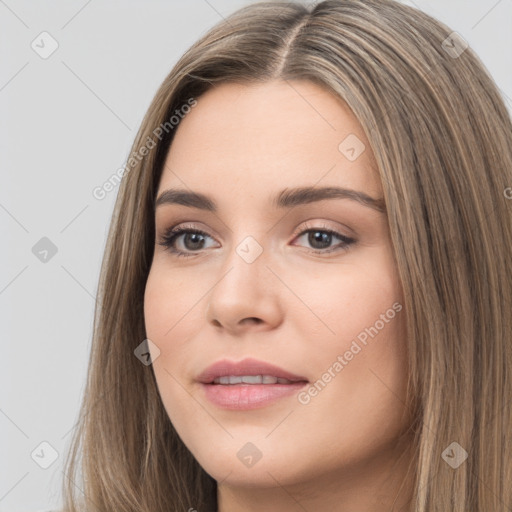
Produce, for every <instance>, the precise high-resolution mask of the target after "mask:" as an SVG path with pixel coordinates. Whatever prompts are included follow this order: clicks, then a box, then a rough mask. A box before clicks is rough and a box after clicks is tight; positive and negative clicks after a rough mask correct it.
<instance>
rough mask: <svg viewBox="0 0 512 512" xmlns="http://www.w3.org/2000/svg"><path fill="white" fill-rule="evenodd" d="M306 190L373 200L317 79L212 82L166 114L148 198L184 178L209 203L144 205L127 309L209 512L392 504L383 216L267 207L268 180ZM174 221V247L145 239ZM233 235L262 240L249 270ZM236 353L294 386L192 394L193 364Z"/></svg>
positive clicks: (394, 457)
mask: <svg viewBox="0 0 512 512" xmlns="http://www.w3.org/2000/svg"><path fill="white" fill-rule="evenodd" d="M350 134H352V135H351V137H354V136H355V137H357V139H359V141H360V142H362V143H363V144H364V145H365V149H364V150H363V151H362V152H361V148H362V146H358V145H357V144H359V143H360V142H359V143H357V140H356V139H354V138H352V139H347V140H348V141H349V142H350V143H347V142H345V145H344V144H342V146H341V149H340V143H342V141H344V140H345V139H346V137H347V136H349V135H350ZM354 141H356V143H354ZM354 144H355V146H354ZM350 147H356V150H355V152H352V151H350V150H349V149H348V150H347V148H350ZM358 153H360V154H359V155H358ZM354 155H355V156H356V158H354ZM306 186H314V187H315V188H321V187H343V188H347V189H352V190H356V191H360V192H363V193H364V194H367V195H368V196H371V197H372V198H374V199H382V197H383V191H382V184H381V181H380V178H379V175H378V173H377V171H376V165H375V161H374V157H373V155H372V152H371V148H370V146H369V143H368V141H367V138H366V137H365V135H364V132H363V130H362V128H361V126H360V125H359V123H358V121H357V119H356V118H355V117H354V115H353V114H352V112H351V111H350V110H349V109H348V107H347V106H346V104H345V103H343V102H341V101H340V100H338V99H337V98H336V97H334V96H332V95H330V94H329V93H328V92H326V91H325V90H323V89H322V88H320V87H318V86H317V85H314V84H312V83H309V82H306V81H300V82H299V81H295V82H290V83H287V82H281V81H276V82H270V83H267V84H263V85H261V84H258V85H253V86H247V85H237V84H222V85H220V86H218V87H216V88H215V89H213V90H210V91H208V92H207V93H206V94H205V95H203V96H201V97H200V98H198V104H197V106H195V107H194V108H193V109H192V110H191V111H190V113H188V114H187V115H186V116H185V117H184V119H183V120H182V121H181V122H180V124H179V126H178V127H177V133H176V134H175V139H174V141H173V144H172V146H171V149H170V151H169V154H168V157H167V160H166V165H165V169H164V172H163V175H162V179H161V181H160V183H159V187H158V193H157V197H160V195H161V194H162V192H164V191H165V190H167V189H171V188H173V189H175V188H179V189H185V190H186V191H194V192H199V193H202V194H205V195H207V196H209V197H210V198H211V199H212V200H213V201H215V203H216V204H217V207H218V209H217V211H216V212H211V211H206V210H203V209H199V208H196V207H191V206H185V205H182V204H161V205H159V206H158V207H157V210H156V218H155V226H156V244H155V254H154V258H153V262H152V266H151V270H150V274H149V277H148V281H147V285H146V292H145V297H144V309H145V322H146V331H147V336H148V338H149V339H150V340H152V342H153V343H154V344H155V345H156V346H157V347H158V349H159V350H160V354H159V356H158V357H156V358H155V360H154V363H153V370H154V372H155V377H156V379H157V383H158V388H159V392H160V395H161V398H162V402H163V404H164V407H165V409H166V411H167V413H168V415H169V417H170V419H171V421H172V422H173V424H174V426H175V428H176V430H177V432H178V434H179V435H180V437H181V438H182V440H183V442H184V443H185V444H186V446H187V447H188V448H189V450H190V451H191V452H192V453H193V455H194V456H195V458H196V459H197V461H198V462H199V463H200V464H201V466H202V467H203V468H204V469H205V471H207V472H208V473H209V474H210V475H211V476H212V477H213V478H215V479H216V480H217V482H218V499H219V511H221V512H235V511H244V512H251V511H258V512H261V511H262V510H265V511H266V512H273V511H279V512H284V511H290V512H295V511H297V512H299V511H300V512H303V511H305V510H306V511H316V510H336V511H343V512H363V511H364V512H373V511H375V512H383V511H389V510H394V511H399V510H403V511H405V510H407V508H406V507H407V503H408V502H409V501H410V499H411V491H412V487H411V482H412V480H411V475H409V476H407V478H406V470H407V464H408V463H409V462H410V455H409V454H408V451H407V449H408V447H409V446H410V439H409V437H403V438H400V434H401V433H403V432H404V431H406V430H407V428H408V426H409V425H410V422H411V417H410V413H409V410H408V408H407V407H406V406H405V405H404V401H405V389H406V381H407V343H406V331H405V311H404V309H403V308H402V305H403V299H402V289H401V285H400V280H399V278H398V274H397V267H396V262H395V259H394V256H393V249H392V244H391V239H390V234H389V228H388V224H387V218H386V214H385V213H383V212H380V211H377V210H375V209H372V208H370V207H368V206H365V205H364V204H361V203H360V202H357V201H355V200H353V199H347V198H339V197H337V198H330V199H322V200H320V201H313V202H309V203H306V204H300V205H295V206H293V207H291V208H275V207H274V206H273V205H271V203H270V199H271V198H273V197H274V196H275V195H276V194H278V193H279V192H281V191H282V190H284V189H292V188H295V187H306ZM175 226H180V227H185V228H186V229H198V230H201V231H203V232H205V233H206V236H199V237H197V236H196V238H191V236H192V237H193V235H190V234H189V235H188V236H187V235H186V234H185V235H180V236H178V237H177V238H175V240H174V242H173V246H174V248H175V249H176V250H179V251H182V252H185V253H187V254H188V255H189V256H186V257H181V256H177V255H176V254H175V253H172V252H171V251H170V250H168V249H166V248H165V247H164V246H163V245H160V243H159V242H160V241H162V239H163V237H164V235H165V231H166V230H167V229H168V228H172V227H175ZM325 229H328V230H332V231H335V232H336V233H337V234H338V235H329V233H326V232H325ZM307 230H310V231H307ZM318 232H319V233H318ZM315 233H316V235H315ZM314 235H315V236H314ZM339 235H341V237H342V238H339ZM246 237H252V239H254V240H255V241H256V242H257V244H258V245H259V247H260V248H261V250H262V252H261V254H259V255H258V256H257V257H256V258H255V259H254V261H252V262H251V263H248V262H247V261H246V260H245V259H244V258H243V257H242V256H241V254H242V253H241V252H239V251H237V248H238V247H239V245H240V244H241V243H242V242H244V243H243V244H242V245H241V247H243V248H244V250H245V251H246V252H247V251H249V253H251V254H256V253H254V251H256V250H258V249H257V247H258V245H255V244H254V242H252V239H250V240H251V244H253V245H246V244H247V240H246ZM347 238H348V239H351V240H353V242H350V243H347V242H346V240H347ZM198 241H200V242H201V243H202V245H201V244H198ZM372 329H373V330H372ZM368 332H371V333H372V335H371V336H370V335H369V334H368ZM364 333H366V335H367V339H366V340H365V341H366V342H365V343H363V342H362V341H361V340H362V339H364ZM354 342H356V345H354ZM357 346H359V348H360V350H357ZM350 354H352V355H350ZM338 356H339V357H341V360H340V359H339V357H338ZM245 357H253V358H256V359H260V360H263V361H266V362H269V363H272V364H275V365H277V366H280V367H281V368H284V369H285V370H287V371H289V372H292V373H294V374H298V375H301V376H305V377H306V378H307V380H308V381H309V385H308V386H307V387H306V388H305V390H302V394H300V393H299V394H293V395H290V396H287V397H284V398H280V399H278V400H277V401H275V402H273V403H269V404H267V405H265V406H263V407H259V408H256V409H252V410H228V409H225V408H222V407H219V406H218V405H216V404H214V403H212V402H211V401H210V400H208V399H207V398H206V396H205V393H204V386H203V385H202V384H200V383H199V382H198V381H197V376H198V374H199V373H200V372H201V371H203V370H204V369H205V368H206V367H207V366H209V365H210V364H212V363H213V362H215V361H218V360H220V359H224V358H226V359H230V360H233V361H240V360H242V359H244V358H245ZM341 361H343V362H341ZM336 363H337V364H336ZM319 380H320V381H321V382H320V383H318V381H319ZM315 383H317V387H315ZM315 390H316V391H315ZM247 443H252V445H254V446H255V447H256V448H250V450H253V451H254V453H252V454H253V455H254V456H261V458H260V459H259V460H258V461H257V462H256V463H255V464H253V465H251V466H250V467H249V466H248V465H247V464H246V463H243V461H242V460H241V458H240V457H239V456H237V454H239V453H240V452H239V451H240V450H241V448H242V447H244V446H245V445H246V444H247ZM401 454H403V455H404V456H403V457H400V455H401ZM404 478H405V485H404V486H403V487H401V483H402V480H404ZM393 505H394V508H392V506H393ZM190 506H191V507H192V508H193V507H194V504H193V503H191V504H190Z"/></svg>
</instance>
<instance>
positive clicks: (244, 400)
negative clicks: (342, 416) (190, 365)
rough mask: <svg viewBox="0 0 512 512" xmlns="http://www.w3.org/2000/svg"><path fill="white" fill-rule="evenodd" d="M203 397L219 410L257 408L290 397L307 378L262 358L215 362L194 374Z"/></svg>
mask: <svg viewBox="0 0 512 512" xmlns="http://www.w3.org/2000/svg"><path fill="white" fill-rule="evenodd" d="M197 380H198V382H199V383H200V385H201V388H202V390H203V393H204V396H205V397H206V398H207V399H208V400H209V401H210V402H211V403H213V404H214V405H216V406H217V407H220V408H222V409H231V410H237V411H244V410H249V409H258V408H261V407H265V406H267V405H270V404H272V403H274V402H276V401H277V400H279V399H284V398H285V397H290V396H291V395H294V394H296V393H297V392H299V391H300V390H301V389H302V388H303V387H304V386H306V385H307V384H308V382H309V381H308V379H306V377H303V376H301V375H296V374H294V373H291V372H289V371H286V370H284V369H283V368H280V367H278V366H275V365H273V364H270V363H266V362H264V361H258V360H257V359H250V358H249V359H244V360H243V361H239V362H233V361H229V360H222V361H217V362H216V363H214V364H212V365H211V366H209V367H208V368H206V369H205V370H204V371H203V372H202V373H201V374H200V375H199V376H198V377H197Z"/></svg>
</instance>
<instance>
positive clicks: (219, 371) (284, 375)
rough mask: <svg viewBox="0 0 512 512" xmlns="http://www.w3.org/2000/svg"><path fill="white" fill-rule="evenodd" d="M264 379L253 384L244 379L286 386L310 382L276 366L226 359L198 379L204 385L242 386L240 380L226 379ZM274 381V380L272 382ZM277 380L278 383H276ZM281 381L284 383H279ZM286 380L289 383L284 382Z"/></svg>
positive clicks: (212, 366)
mask: <svg viewBox="0 0 512 512" xmlns="http://www.w3.org/2000/svg"><path fill="white" fill-rule="evenodd" d="M258 376H261V377H262V381H261V382H257V381H254V382H251V381H250V380H249V379H244V380H245V381H246V382H244V383H245V384H248V385H251V384H269V385H270V384H276V383H279V384H286V383H296V382H308V379H307V378H306V377H303V376H300V375H295V374H293V373H291V372H288V371H286V370H284V369H283V368H280V367H279V366H275V365H273V364H270V363H266V362H264V361H258V360H257V359H251V358H248V359H244V360H242V361H239V362H234V361H229V360H227V359H224V360H222V361H217V362H216V363H214V364H212V365H211V366H209V367H208V368H206V369H205V370H204V371H203V372H202V373H201V374H200V375H199V376H198V377H197V380H198V382H201V383H203V384H213V383H214V381H215V380H217V382H215V384H240V383H241V382H238V379H231V380H232V381H233V382H228V381H226V379H225V378H226V377H258ZM271 379H272V380H271ZM274 379H277V381H274ZM279 380H281V381H282V382H279ZM284 380H286V381H287V382H284Z"/></svg>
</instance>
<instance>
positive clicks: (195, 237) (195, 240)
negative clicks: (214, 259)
mask: <svg viewBox="0 0 512 512" xmlns="http://www.w3.org/2000/svg"><path fill="white" fill-rule="evenodd" d="M189 240H192V247H190V246H189V244H187V241H189ZM184 242H185V247H186V248H187V249H191V250H193V249H201V247H202V246H203V243H204V237H203V235H201V234H199V233H187V234H186V235H185V240H184ZM195 244H197V245H195Z"/></svg>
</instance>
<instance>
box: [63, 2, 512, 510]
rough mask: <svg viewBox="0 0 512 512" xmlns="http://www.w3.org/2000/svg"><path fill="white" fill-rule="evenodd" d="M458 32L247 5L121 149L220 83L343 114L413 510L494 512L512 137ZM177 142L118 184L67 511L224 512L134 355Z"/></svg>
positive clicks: (421, 17) (509, 504)
mask: <svg viewBox="0 0 512 512" xmlns="http://www.w3.org/2000/svg"><path fill="white" fill-rule="evenodd" d="M451 32H452V31H451V30H450V29H449V28H448V27H447V26H445V25H444V24H442V23H441V22H439V21H437V20H434V19H433V18H431V17H430V16H428V15H427V14H425V13H422V12H421V11H418V10H416V9H413V8H411V7H408V6H405V5H402V4H400V3H398V2H395V1H393V0H379V1H377V0H366V1H360V0H327V1H323V2H320V3H318V4H317V5H314V6H311V7H309V8H308V7H306V6H305V5H301V4H298V3H283V2H261V3H256V4H252V5H249V6H247V7H244V8H242V9H240V10H239V11H237V12H235V13H234V14H233V15H231V16H230V17H228V18H227V19H225V20H223V21H222V22H220V23H219V24H217V25H216V26H215V27H213V28H212V29H211V30H210V31H209V32H208V33H207V34H206V35H204V36H203V37H201V39H200V40H199V41H197V42H196V43H195V44H194V45H193V46H192V47H191V48H190V49H189V50H188V51H187V52H186V53H185V55H183V57H182V58H181V59H180V60H179V61H178V62H177V64H176V65H175V66H174V68H173V69H172V71H171V72H170V74H169V75H168V76H167V78H166V79H165V80H164V82H163V84H162V85H161V87H160V89H159V90H158V92H157V94H156V96H155V98H154V100H153V102H152V103H151V105H150V107H149V109H148V112H147V114H146V116H145V117H144V119H143V121H142V124H141V127H140V129H139V132H138V134H137V136H136V138H135V141H134V144H133V148H132V150H133V151H137V149H138V148H140V147H141V146H142V145H143V144H144V143H145V141H146V140H147V139H148V137H151V138H154V131H155V129H156V128H157V127H158V126H160V125H162V124H163V123H165V122H166V121H167V120H168V119H169V117H170V116H171V115H172V113H173V112H174V111H175V110H176V109H177V108H180V107H181V106H182V105H184V104H186V103H187V101H188V100H189V99H190V98H195V99H197V98H199V97H200V96H201V94H203V93H204V92H205V91H207V90H208V89H209V88H211V87H215V86H216V85H217V84H222V83H227V82H237V83H246V84H251V83H263V82H267V81H270V80H285V81H288V82H289V83H290V85H292V82H293V81H294V80H309V81H311V82H314V83H316V84H318V85H320V86H322V87H323V88H324V89H326V90H328V91H329V92H331V93H332V94H335V95H336V96H337V97H339V98H340V99H342V100H344V101H345V102H346V103H347V104H348V106H349V107H350V108H351V109H352V111H353V112H354V114H355V116H356V117H357V119H358V120H359V122H360V123H361V125H362V127H363V129H364V131H365V134H366V136H367V138H368V140H369V142H370V144H371V148H372V151H373V153H374V155H375V160H376V163H377V167H378V171H379V174H380V178H381V180H382V185H383V190H384V197H385V201H386V209H387V214H388V220H389V228H390V233H391V239H392V243H393V247H394V252H395V258H396V262H397V267H398V271H399V275H400V279H401V283H402V288H403V291H404V306H405V313H406V323H407V341H408V347H409V358H410V375H409V388H408V396H409V404H408V405H409V407H410V409H411V411H413V412H414V415H415V417H416V422H415V423H414V425H413V426H412V428H413V430H414V440H415V444H414V448H415V453H416V456H415V458H414V465H415V467H414V471H413V476H414V479H415V487H414V489H415V492H414V499H413V501H412V502H411V503H410V510H411V511H416V512H446V511H448V510H450V511H454V512H463V511H471V512H491V511H492V512H499V511H505V510H511V509H512V491H511V486H510V482H512V461H511V456H510V452H509V447H510V445H511V444H512V409H511V408H510V407H509V404H508V400H509V399H510V398H511V397H512V339H511V338H512V315H511V310H512V308H511V305H512V199H510V198H507V197H506V194H504V190H505V189H506V188H507V187H511V186H512V123H511V119H510V114H509V112H508V111H507V109H506V107H505V105H504V102H503V100H502V98H501V96H500V94H499V91H498V89H497V87H496V85H495V83H494V82H493V80H492V78H491V77H490V75H489V74H488V72H487V71H486V69H485V67H484V65H483V64H482V63H481V61H480V60H479V59H478V57H477V56H476V55H475V54H474V52H473V51H472V50H471V48H467V49H466V50H464V51H463V52H462V53H461V54H460V55H459V56H457V57H454V56H452V55H450V54H449V53H448V52H447V51H445V49H444V47H443V44H442V43H443V41H445V40H446V38H448V37H449V35H450V33H451ZM174 131H175V130H174ZM174 131H173V130H170V131H169V132H168V133H166V135H165V136H164V137H163V138H162V139H161V140H160V141H159V142H158V143H157V146H156V147H155V148H154V149H153V150H151V151H150V152H149V153H148V154H147V155H146V156H145V157H144V158H142V159H141V161H140V162H138V163H137V164H136V165H135V166H134V167H133V169H131V170H130V172H129V173H127V174H126V175H125V176H124V177H123V180H122V182H121V185H120V190H119V194H118V197H117V201H116V204H115V209H114V213H113V217H112V222H111V225H110V230H109V234H108V240H107V246H106V249H105V256H104V260H103V263H102V268H101V275H100V282H99V287H98V303H97V307H96V311H95V317H94V332H93V340H92V350H91V355H90V360H89V368H88V376H87V385H86V390H85V394H84V399H83V402H82V405H81V410H80V419H79V422H78V425H77V428H76V429H75V431H74V434H73V440H72V447H71V449H70V451H69V454H68V459H67V461H66V478H65V479H64V485H63V491H64V497H65V507H64V510H65V511H66V512H76V511H79V510H96V511H101V512H107V511H112V512H114V511H115V512H135V511H137V512H164V511H165V512H169V511H178V510H180V511H181V510H184V511H186V510H189V508H195V509H197V510H199V511H215V510H216V509H217V498H216V482H215V481H214V480H213V479H212V478H211V477H210V476H209V475H208V474H207V473H206V472H205V471H204V470H203V469H202V468H201V467H200V466H199V464H198V463H197V461H196V460H195V459H194V457H193V456H192V454H191V453H190V452H189V450H188V449H187V448H186V446H185V445H184V444H183V442H182V441H181V439H180V438H179V436H178V435H177V433H176V431H175V430H174V428H173V426H172V424H171V422H170V420H169V418H168V416H167V414H166V412H165V409H164V407H163V405H162V402H161V399H160V397H159V394H158V390H157V386H156V381H155V378H154V374H153V372H152V368H151V366H144V365H142V364H141V362H140V361H139V360H138V359H137V358H136V357H135V356H134V353H133V351H134V349H135V348H136V347H137V346H138V345H139V344H140V343H141V341H142V340H144V339H145V338H146V333H145V327H144V313H143V298H144V289H145V283H146V280H147V276H148V273H149V269H150V266H151V260H152V255H153V250H154V242H155V228H154V203H155V195H156V191H157V188H158V183H159V179H160V177H161V175H162V172H163V167H164V161H165V157H166V154H167V152H168V149H169V147H170V144H171V142H172V137H173V133H174ZM452 442H457V443H458V444H459V445H461V446H462V447H463V448H464V449H465V450H466V451H467V452H468V458H467V460H466V461H465V462H464V463H463V464H461V465H460V466H459V467H458V468H457V469H453V468H452V467H451V466H449V465H448V464H447V463H446V462H445V461H444V460H443V457H442V454H443V452H444V451H445V449H446V448H447V447H449V445H450V444H451V443H452ZM78 470H81V473H82V474H81V482H79V481H78V475H77V473H78ZM77 487H79V488H81V491H82V492H83V496H82V494H81V493H80V494H78V493H77Z"/></svg>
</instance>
